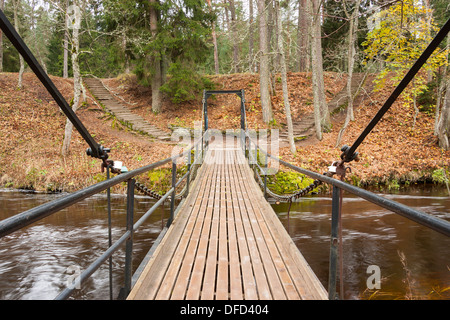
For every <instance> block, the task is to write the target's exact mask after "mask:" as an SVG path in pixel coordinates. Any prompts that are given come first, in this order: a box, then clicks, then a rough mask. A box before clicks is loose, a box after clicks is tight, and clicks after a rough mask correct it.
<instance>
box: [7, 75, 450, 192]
mask: <svg viewBox="0 0 450 320" xmlns="http://www.w3.org/2000/svg"><path fill="white" fill-rule="evenodd" d="M17 77H18V75H17V74H16V73H1V74H0V137H1V141H2V148H1V150H0V187H9V188H21V189H31V190H39V191H68V192H70V191H74V190H78V189H81V188H83V187H86V186H89V185H92V184H93V183H95V182H98V181H101V180H104V179H105V173H102V172H101V170H100V169H101V167H100V165H101V161H100V160H98V159H94V158H91V157H89V156H87V155H86V153H85V150H86V148H87V144H86V143H85V142H84V141H83V139H82V138H81V136H80V135H79V134H78V133H77V132H76V131H74V134H73V138H72V143H71V152H70V154H69V155H67V156H65V157H63V156H62V155H61V147H62V141H63V135H64V126H65V121H66V120H65V116H64V114H63V113H62V112H61V111H60V110H59V108H58V106H57V105H56V103H55V102H54V101H53V100H52V98H51V96H50V95H49V94H48V92H47V91H46V89H45V88H44V87H43V86H42V85H41V84H40V83H39V81H38V79H37V78H36V77H35V76H34V75H33V74H30V73H26V74H25V76H24V87H23V88H22V89H21V90H18V89H16V85H17ZM288 78H289V83H288V86H289V90H290V102H291V109H292V116H293V119H294V121H295V120H300V119H301V118H302V117H303V116H304V115H306V114H308V113H309V112H312V110H313V98H312V91H311V87H312V86H311V75H310V74H307V73H290V74H289V75H288ZM51 79H52V80H53V81H54V82H55V85H56V86H57V87H58V89H59V90H60V91H61V93H62V94H63V95H64V97H65V98H66V99H67V101H71V99H72V95H73V87H72V85H73V83H72V81H71V80H70V79H62V78H58V77H51ZM210 79H211V80H212V81H213V82H214V83H216V88H215V89H217V90H226V89H230V90H231V89H233V90H236V89H244V90H245V98H246V106H247V123H248V127H249V128H252V129H256V130H258V129H265V128H273V129H282V128H283V127H284V126H285V122H286V121H285V117H284V107H283V98H282V91H281V83H279V82H278V81H275V82H276V91H277V95H275V96H273V97H272V105H273V114H274V119H275V120H274V121H273V122H272V123H271V124H270V125H269V126H267V125H265V124H264V122H263V121H262V115H261V106H260V99H259V78H258V75H256V74H234V75H218V76H210ZM103 81H104V84H105V85H106V86H107V87H108V88H110V89H111V90H112V91H113V92H114V93H116V94H117V95H118V96H120V101H122V102H123V104H124V105H126V106H128V107H129V108H130V109H131V110H132V111H133V112H136V113H138V114H140V115H141V116H143V117H144V118H145V119H147V120H148V121H149V122H150V123H151V124H153V125H155V126H158V127H159V128H160V129H162V130H165V131H167V132H168V133H170V132H171V129H170V128H171V127H180V126H181V127H188V128H192V127H194V121H201V120H202V113H201V97H199V98H198V99H197V100H195V101H192V102H189V103H183V104H173V103H172V102H170V100H169V99H168V98H167V97H165V98H164V100H163V106H162V112H161V113H159V114H154V113H152V112H151V90H150V89H149V88H145V87H142V86H140V85H139V84H138V83H137V81H136V79H135V77H133V76H119V77H117V78H114V79H104V80H103ZM345 83H346V76H345V75H341V74H337V73H325V87H326V88H327V91H326V95H327V100H331V99H332V98H333V96H335V95H336V94H337V93H338V92H339V91H341V90H342V88H344V86H345ZM392 90H393V87H392V86H391V87H386V88H385V89H384V90H382V91H379V92H368V93H367V95H366V98H364V99H363V101H362V103H361V104H360V105H359V106H358V108H356V110H355V121H353V122H351V123H350V124H349V126H348V128H347V129H346V131H345V134H344V136H343V139H342V142H341V145H344V144H348V145H351V144H352V143H353V142H354V141H355V140H356V138H357V137H358V136H359V134H360V133H361V132H362V131H363V129H364V127H365V126H366V125H367V124H368V122H369V121H370V120H371V119H372V117H373V116H374V115H375V113H376V112H377V111H378V109H379V108H380V107H381V106H382V104H383V103H384V101H385V100H386V99H387V97H388V96H389V94H390V93H391V91H392ZM239 103H240V99H239V98H238V97H237V96H229V95H217V96H216V97H215V98H213V99H209V100H208V115H209V117H208V118H209V127H210V128H217V129H223V130H224V129H238V128H239V123H240V109H239ZM77 114H78V116H79V117H80V119H81V120H82V121H83V123H84V124H85V126H86V128H87V129H88V131H89V132H90V133H91V134H92V135H93V137H94V138H95V139H96V141H97V142H99V143H100V144H102V145H103V146H105V147H108V148H111V154H110V158H111V159H113V160H120V161H123V163H124V165H125V166H127V167H128V169H129V170H132V169H136V168H138V167H141V166H143V165H146V164H149V163H152V162H155V161H157V160H160V159H163V158H166V157H168V156H170V155H171V152H172V150H173V147H174V145H173V144H168V143H165V142H162V141H158V140H154V139H150V138H149V137H148V136H142V135H139V134H137V133H134V132H133V131H130V130H129V129H128V128H126V127H125V126H123V125H121V124H120V123H118V122H117V121H116V120H115V118H114V117H110V116H108V115H106V114H105V113H104V111H103V110H102V108H101V107H100V106H99V105H98V104H97V103H96V102H95V101H94V99H92V97H91V96H90V95H89V93H88V99H87V101H86V103H85V104H84V105H83V107H81V108H80V109H79V110H78V111H77ZM413 114H414V111H413V110H412V107H409V106H408V105H407V104H406V103H405V102H404V101H403V100H402V99H401V97H400V98H399V99H398V101H397V102H395V103H394V105H393V106H392V108H391V110H389V111H388V113H387V114H386V115H385V116H384V117H383V119H382V121H381V122H380V123H379V124H378V125H377V126H376V127H375V129H374V130H373V132H372V133H371V134H370V135H369V136H368V137H367V138H366V140H365V141H364V142H363V144H362V145H361V146H360V147H359V149H358V152H359V153H360V158H361V160H360V161H359V162H352V163H351V164H350V166H351V169H352V173H351V174H349V175H348V181H349V182H351V183H353V184H356V185H360V186H373V185H380V184H381V185H399V184H402V183H407V184H411V183H419V182H423V181H437V180H439V178H440V173H439V172H442V168H444V169H447V170H448V166H449V160H450V152H449V151H443V150H442V149H441V148H439V146H438V145H437V139H436V137H435V136H434V135H433V125H434V115H433V114H429V113H425V112H420V113H419V114H418V116H417V121H416V124H415V126H414V128H413V126H412V123H413ZM344 119H345V112H340V113H337V114H336V115H334V117H333V127H332V130H331V131H330V132H328V133H324V136H323V139H322V141H318V140H317V139H315V138H310V139H307V140H306V141H300V142H298V145H297V152H296V154H295V155H293V154H291V153H290V151H289V148H288V147H281V148H280V151H279V154H280V157H281V158H282V159H283V160H285V161H287V162H290V163H293V164H295V165H298V166H300V167H303V168H306V169H309V170H312V171H316V172H321V173H323V172H325V171H326V170H327V167H328V166H329V165H331V163H332V162H333V161H336V160H339V158H340V154H341V152H340V147H336V146H335V145H336V139H337V134H338V132H339V130H340V128H341V127H342V124H343V122H344ZM281 169H283V168H281ZM441 175H442V174H441ZM142 179H144V180H145V179H148V177H143V178H142ZM117 191H123V186H122V187H119V188H118V189H117Z"/></svg>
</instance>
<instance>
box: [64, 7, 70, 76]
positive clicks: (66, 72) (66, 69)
mask: <svg viewBox="0 0 450 320" xmlns="http://www.w3.org/2000/svg"><path fill="white" fill-rule="evenodd" d="M68 8H69V0H66V1H65V6H64V10H65V11H67V9H68ZM64 17H65V19H64V20H65V23H64V48H63V50H64V51H63V52H64V60H63V78H64V79H67V78H68V77H69V29H68V25H69V20H68V19H69V15H68V14H65V15H64Z"/></svg>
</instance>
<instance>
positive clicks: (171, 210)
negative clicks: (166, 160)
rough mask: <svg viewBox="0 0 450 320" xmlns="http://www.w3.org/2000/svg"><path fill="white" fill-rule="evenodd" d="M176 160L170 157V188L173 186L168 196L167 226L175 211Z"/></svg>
mask: <svg viewBox="0 0 450 320" xmlns="http://www.w3.org/2000/svg"><path fill="white" fill-rule="evenodd" d="M176 180H177V160H176V159H175V158H174V159H172V188H173V192H172V196H171V198H170V217H169V220H168V221H167V227H169V226H170V225H171V224H172V221H173V219H174V218H175V217H174V213H175V195H176V190H175V185H176V183H177V181H176Z"/></svg>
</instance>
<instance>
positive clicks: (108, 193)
mask: <svg viewBox="0 0 450 320" xmlns="http://www.w3.org/2000/svg"><path fill="white" fill-rule="evenodd" d="M109 172H110V165H107V166H106V179H108V180H109V178H110V174H109ZM106 197H107V201H108V248H110V247H111V246H112V218H111V188H109V187H108V189H106ZM108 260H109V262H108V264H109V266H108V268H109V299H110V300H113V299H114V297H113V277H112V256H111V257H109V258H108Z"/></svg>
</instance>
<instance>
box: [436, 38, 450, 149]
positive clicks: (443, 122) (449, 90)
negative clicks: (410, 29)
mask: <svg viewBox="0 0 450 320" xmlns="http://www.w3.org/2000/svg"><path fill="white" fill-rule="evenodd" d="M449 47H450V36H447V48H449ZM447 64H448V61H447ZM447 69H448V67H447V68H446V70H445V72H444V78H443V80H442V83H441V86H439V90H438V99H439V100H441V99H442V98H441V95H442V94H443V92H444V90H445V96H444V97H443V103H442V111H441V112H440V114H439V111H438V110H436V119H437V118H439V120H438V122H437V126H436V129H435V134H437V136H438V141H439V145H440V146H441V148H443V149H445V150H449V149H450V143H449V139H450V75H449V72H448V70H447ZM444 87H445V89H444ZM436 108H438V105H436Z"/></svg>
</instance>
